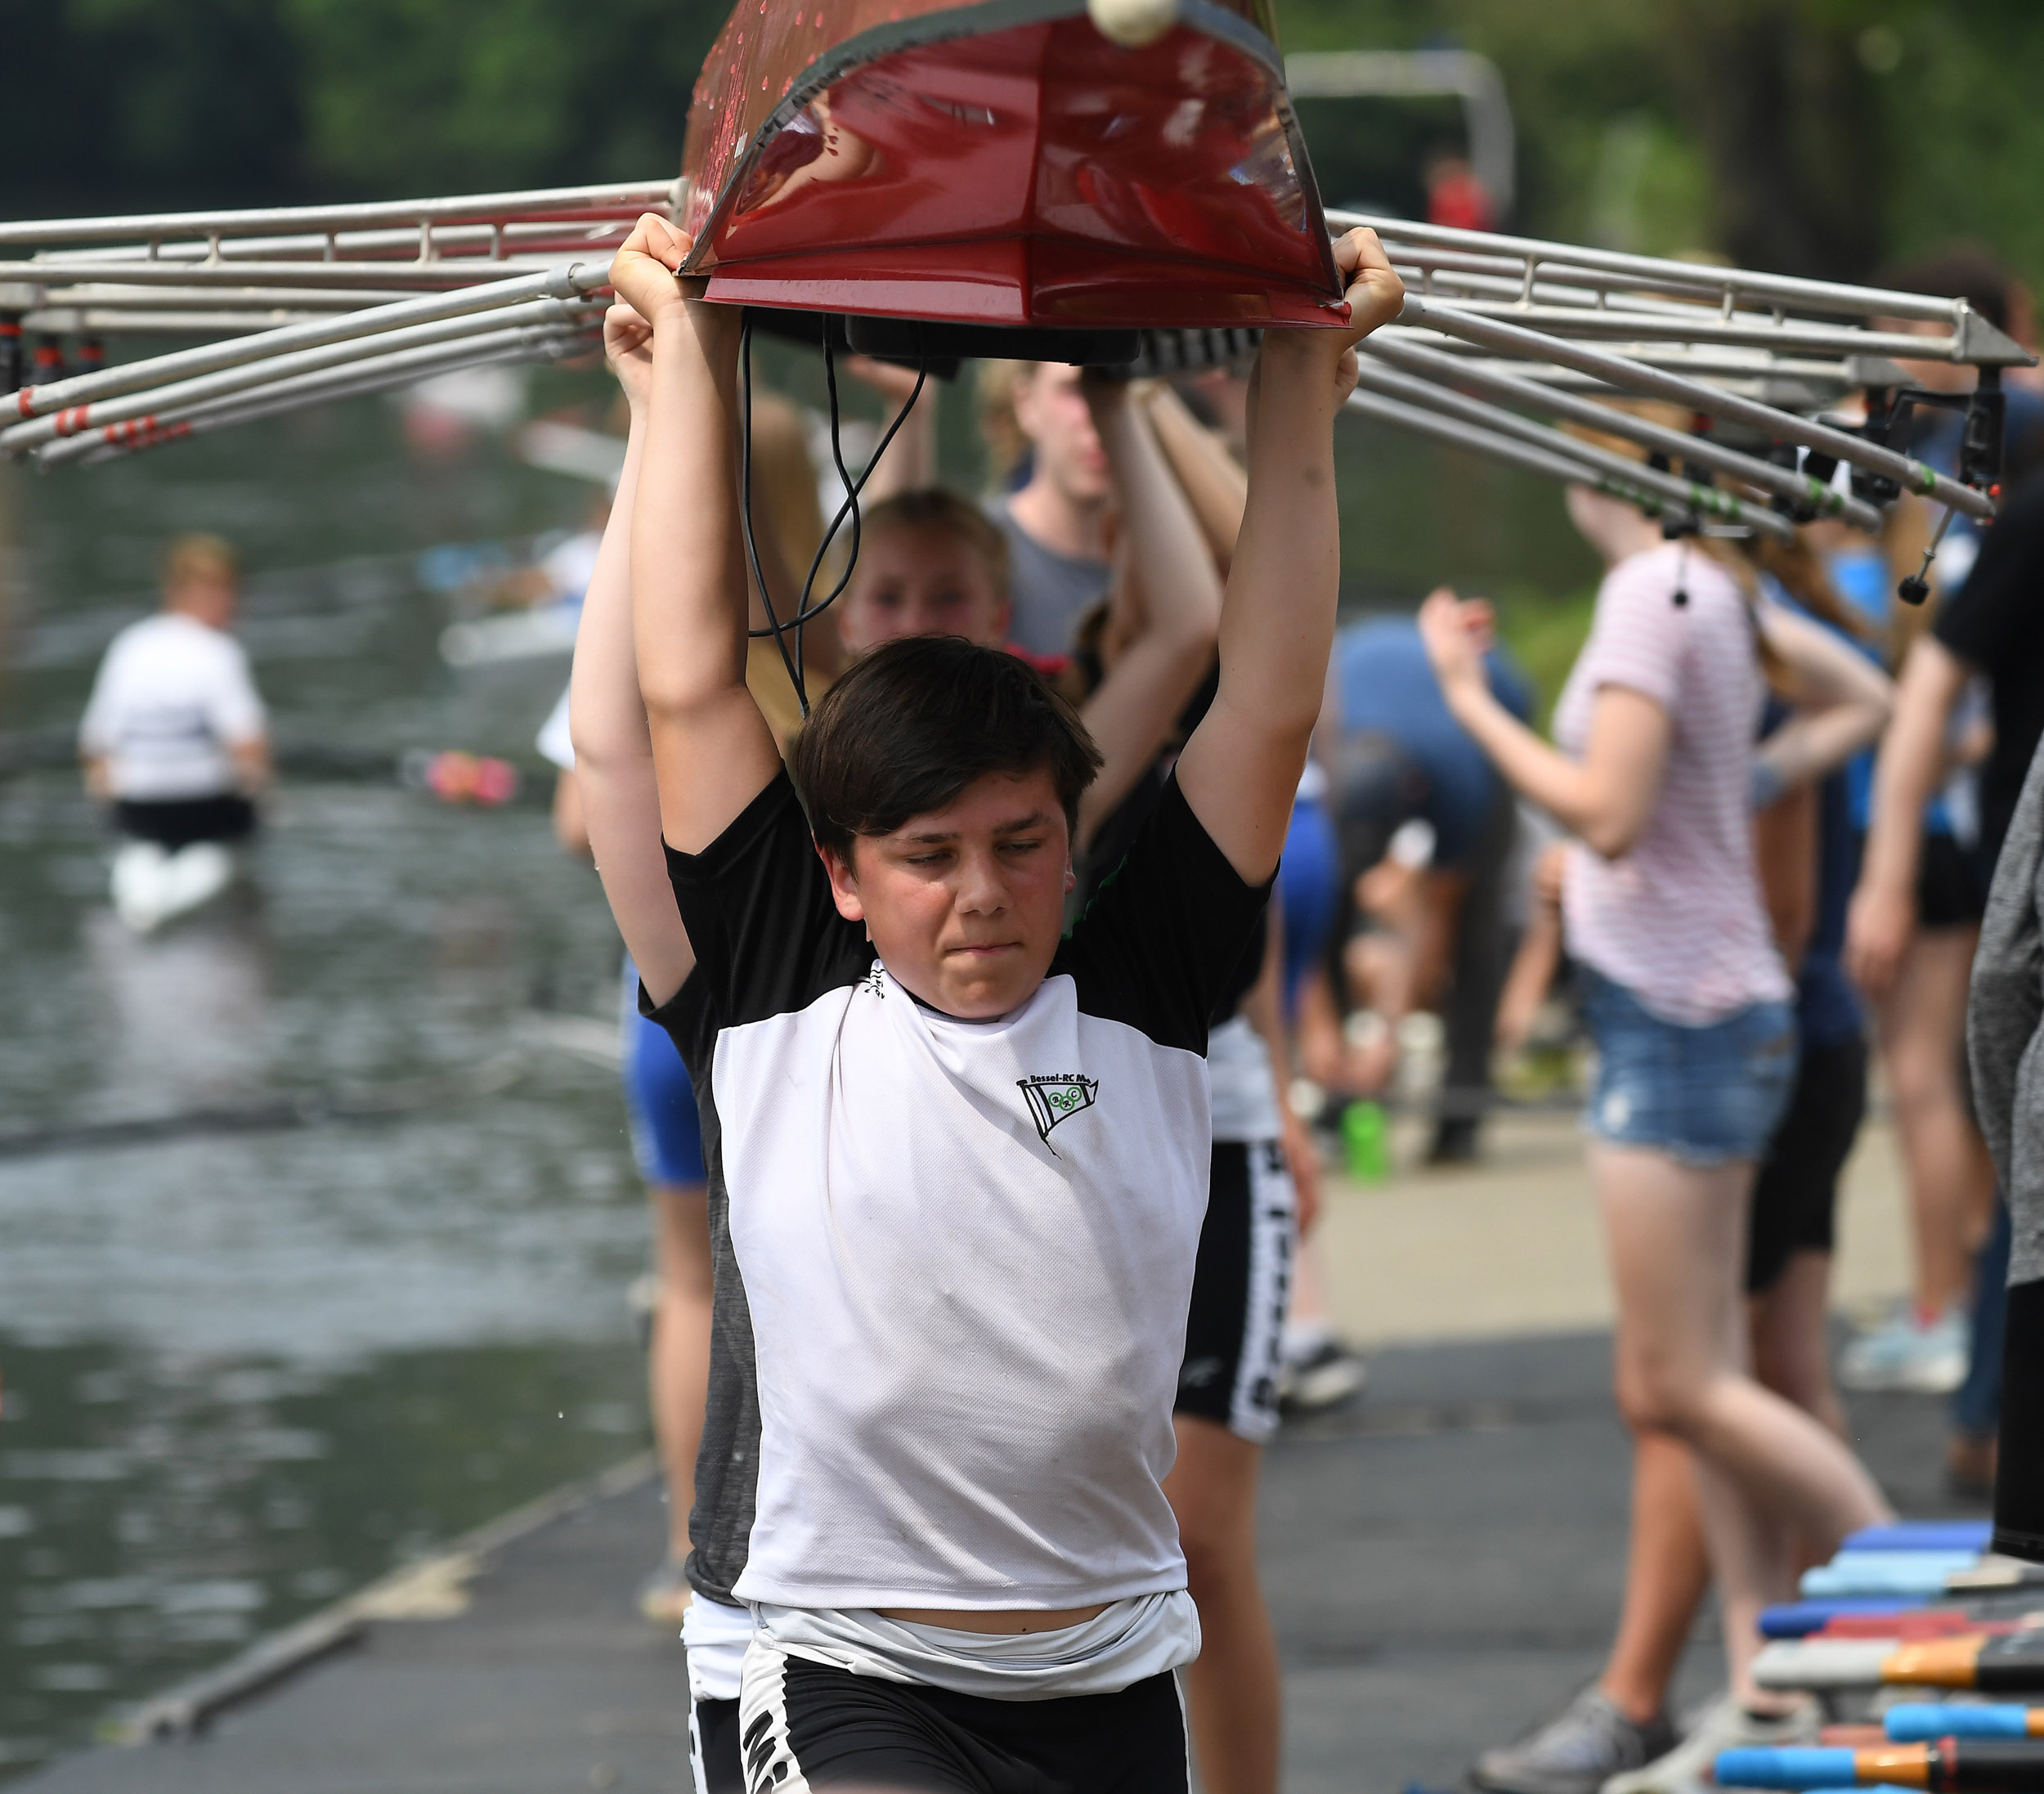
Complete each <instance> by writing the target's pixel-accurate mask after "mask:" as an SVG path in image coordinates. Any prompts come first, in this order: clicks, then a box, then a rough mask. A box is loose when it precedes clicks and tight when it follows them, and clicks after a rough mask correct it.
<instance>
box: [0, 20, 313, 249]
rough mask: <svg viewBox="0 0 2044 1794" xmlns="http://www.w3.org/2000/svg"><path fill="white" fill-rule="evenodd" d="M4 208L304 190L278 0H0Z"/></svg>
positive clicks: (225, 199) (20, 211) (257, 198)
mask: <svg viewBox="0 0 2044 1794" xmlns="http://www.w3.org/2000/svg"><path fill="white" fill-rule="evenodd" d="M0 46H4V49H0V67H4V68H5V69H6V70H7V74H8V77H9V78H8V80H7V103H6V104H5V105H0V217H4V218H30V217H34V216H37V215H38V214H39V215H43V216H48V215H51V214H53V213H71V212H82V211H87V210H90V211H113V210H119V211H128V210H135V209H155V208H159V207H162V206H165V205H180V204H235V205H248V204H265V203H267V202H270V201H275V200H288V199H291V198H294V197H297V196H298V195H301V194H303V192H304V191H305V190H306V189H305V177H306V171H305V168H304V167H303V161H302V158H301V145H302V139H303V91H304V87H305V72H304V68H303V63H302V61H301V59H300V56H299V46H298V43H297V42H296V40H295V39H294V38H293V37H292V35H291V34H290V33H289V30H288V29H287V28H286V26H285V22H284V20H283V19H282V17H281V16H280V13H279V10H278V7H277V4H276V0H0Z"/></svg>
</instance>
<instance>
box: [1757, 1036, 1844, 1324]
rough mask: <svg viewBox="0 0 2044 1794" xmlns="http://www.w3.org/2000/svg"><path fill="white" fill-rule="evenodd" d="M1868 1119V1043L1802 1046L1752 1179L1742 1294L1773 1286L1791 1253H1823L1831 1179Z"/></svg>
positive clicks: (1828, 1235) (1828, 1236) (1832, 1203)
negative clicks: (1778, 1117)
mask: <svg viewBox="0 0 2044 1794" xmlns="http://www.w3.org/2000/svg"><path fill="white" fill-rule="evenodd" d="M1866 1114H1867V1043H1866V1042H1865V1041H1864V1040H1863V1039H1862V1038H1860V1037H1859V1036H1858V1035H1857V1034H1855V1035H1853V1036H1852V1037H1851V1038H1849V1039H1845V1040H1835V1041H1832V1042H1831V1043H1828V1044H1827V1045H1825V1046H1822V1047H1804V1049H1803V1056H1802V1058H1801V1061H1800V1063H1799V1064H1798V1065H1797V1067H1796V1072H1795V1088H1794V1089H1793V1090H1792V1091H1791V1092H1790V1095H1789V1106H1788V1110H1787V1112H1786V1114H1785V1115H1782V1119H1781V1123H1780V1125H1779V1126H1777V1128H1775V1130H1774V1137H1773V1139H1772V1140H1770V1141H1768V1149H1767V1156H1766V1158H1765V1159H1763V1160H1762V1161H1761V1163H1760V1170H1759V1176H1758V1177H1755V1179H1754V1181H1753V1224H1752V1227H1751V1229H1750V1233H1749V1236H1748V1238H1747V1241H1746V1294H1748V1295H1761V1294H1764V1293H1765V1292H1766V1291H1768V1290H1769V1289H1773V1287H1774V1285H1775V1284H1776V1282H1777V1280H1779V1279H1780V1277H1781V1275H1782V1271H1783V1270H1784V1269H1785V1268H1786V1267H1787V1264H1788V1262H1789V1258H1790V1255H1791V1254H1793V1253H1797V1252H1829V1251H1830V1250H1831V1243H1832V1239H1833V1227H1832V1223H1833V1220H1834V1218H1835V1217H1836V1213H1837V1209H1838V1174H1839V1173H1840V1172H1841V1171H1842V1170H1844V1169H1845V1160H1846V1159H1847V1157H1848V1156H1849V1155H1850V1153H1851V1152H1852V1150H1853V1141H1854V1140H1855V1139H1856V1138H1858V1134H1859V1124H1860V1122H1861V1121H1862V1119H1864V1117H1865V1115H1866Z"/></svg>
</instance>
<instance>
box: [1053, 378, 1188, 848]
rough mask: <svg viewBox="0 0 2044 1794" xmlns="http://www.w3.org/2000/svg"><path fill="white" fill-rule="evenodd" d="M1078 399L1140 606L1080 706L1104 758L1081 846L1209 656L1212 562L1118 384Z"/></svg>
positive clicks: (1122, 576) (1159, 738) (1082, 821)
mask: <svg viewBox="0 0 2044 1794" xmlns="http://www.w3.org/2000/svg"><path fill="white" fill-rule="evenodd" d="M1087 400H1088V402H1089V403H1090V404H1091V406H1092V410H1093V421H1094V425H1095V427H1096V428H1097V429H1098V430H1099V432H1100V442H1101V445H1102V446H1104V447H1105V449H1106V451H1107V461H1108V465H1109V468H1110V469H1112V470H1113V473H1114V484H1115V487H1116V489H1117V490H1118V491H1119V493H1120V495H1121V500H1122V527H1123V532H1124V536H1125V538H1126V540H1125V541H1124V543H1123V553H1122V555H1121V564H1120V568H1119V571H1118V572H1117V574H1116V577H1117V579H1118V580H1132V581H1135V582H1136V586H1135V594H1133V595H1136V596H1140V598H1141V600H1142V602H1141V603H1140V604H1139V605H1137V606H1136V607H1133V608H1135V609H1136V612H1137V618H1136V630H1135V633H1134V634H1133V635H1132V636H1130V638H1129V639H1128V640H1127V642H1126V644H1123V647H1122V649H1121V652H1120V653H1119V655H1118V657H1116V659H1115V661H1114V666H1113V668H1112V670H1111V671H1109V673H1108V675H1107V677H1106V678H1105V679H1104V680H1103V681H1102V682H1101V684H1100V688H1099V690H1097V691H1096V692H1095V693H1093V695H1092V696H1091V697H1090V698H1088V699H1087V702H1086V704H1085V706H1084V707H1083V711H1081V714H1082V715H1083V716H1084V717H1085V719H1086V724H1087V728H1088V729H1091V731H1092V735H1093V742H1094V745H1095V746H1096V747H1098V748H1099V749H1100V755H1101V758H1102V760H1103V765H1101V768H1100V777H1099V778H1096V779H1095V780H1094V781H1093V783H1092V784H1091V785H1090V786H1089V787H1087V792H1086V795H1085V796H1084V797H1083V799H1081V801H1080V803H1079V835H1080V838H1081V841H1083V842H1090V841H1091V837H1092V835H1093V833H1094V832H1095V831H1096V830H1097V829H1098V828H1099V827H1100V823H1102V822H1104V821H1105V819H1106V818H1107V817H1108V816H1109V814H1112V812H1113V810H1114V806H1115V805H1117V804H1118V803H1120V802H1121V801H1122V800H1123V798H1124V797H1126V796H1127V795H1128V793H1129V792H1130V790H1131V789H1132V787H1134V785H1135V783H1136V780H1137V779H1138V778H1141V776H1142V775H1143V773H1144V771H1145V769H1147V768H1148V767H1149V766H1150V764H1151V762H1152V761H1154V760H1155V759H1156V757H1157V755H1158V751H1159V749H1160V748H1162V747H1163V744H1164V742H1165V741H1166V740H1167V739H1168V738H1169V736H1170V733H1171V731H1172V727H1173V726H1174V724H1176V723H1177V718H1178V713H1179V712H1180V711H1182V710H1183V709H1184V708H1185V707H1186V701H1187V700H1188V699H1189V698H1190V697H1191V696H1192V694H1193V693H1195V691H1197V690H1198V689H1199V682H1200V680H1201V679H1204V678H1205V676H1206V674H1207V669H1208V667H1209V666H1212V664H1213V644H1214V634H1215V630H1216V629H1217V627H1218V626H1219V623H1220V618H1221V578H1220V576H1219V575H1218V574H1217V572H1215V571H1214V566H1213V556H1212V555H1210V554H1208V552H1207V545H1206V543H1205V542H1204V540H1202V538H1201V536H1200V533H1199V523H1198V521H1197V520H1196V519H1195V518H1194V516H1193V514H1192V507H1191V505H1190V504H1188V503H1187V502H1186V495H1185V493H1184V492H1183V491H1182V490H1181V488H1180V487H1179V485H1178V482H1177V480H1176V479H1174V478H1172V472H1171V468H1170V465H1169V464H1168V462H1167V461H1166V460H1164V456H1163V450H1162V449H1161V448H1160V447H1159V446H1158V443H1157V440H1156V438H1155V437H1154V435H1153V434H1152V433H1151V431H1150V424H1149V422H1148V420H1147V419H1145V417H1144V415H1142V412H1141V410H1139V409H1138V407H1137V406H1136V401H1135V400H1134V399H1133V398H1132V397H1131V396H1130V394H1129V393H1128V392H1127V388H1125V387H1118V386H1117V387H1108V386H1093V385H1090V384H1089V386H1088V387H1087ZM1122 595H1123V594H1122V593H1120V592H1118V593H1117V598H1118V599H1119V597H1120V596H1122Z"/></svg>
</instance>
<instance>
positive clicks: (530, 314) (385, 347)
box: [0, 299, 602, 455]
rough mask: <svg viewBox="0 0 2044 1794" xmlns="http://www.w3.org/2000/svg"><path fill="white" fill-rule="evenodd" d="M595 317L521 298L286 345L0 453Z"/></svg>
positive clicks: (595, 312) (5, 438)
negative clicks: (400, 356)
mask: <svg viewBox="0 0 2044 1794" xmlns="http://www.w3.org/2000/svg"><path fill="white" fill-rule="evenodd" d="M601 316H602V308H601V307H596V306H593V305H590V304H589V303H588V302H586V301H581V300H573V301H571V300H564V299H528V300H527V301H526V302H525V303H523V304H522V305H517V306H510V307H504V309H502V310H500V311H496V312H485V313H483V314H482V316H480V317H475V316H460V317H452V318H441V319H437V320H435V321H433V322H430V323H426V324H415V325H410V327H409V328H407V329H405V330H389V331H385V332H383V333H382V334H379V335H376V336H373V337H362V336H356V337H353V338H350V339H347V340H346V341H343V342H339V343H323V344H321V345H320V346H318V347H316V348H305V349H297V350H294V351H292V352H289V354H285V355H271V356H265V357H260V358H258V359H253V360H249V361H244V362H243V363H241V365H240V366H235V367H228V368H222V369H220V370H218V371H217V372H215V373H212V374H198V375H195V377H193V378H191V379H183V380H173V381H172V382H170V383H168V385H164V386H152V387H150V388H147V389H146V390H145V391H142V392H129V393H127V394H125V395H123V397H119V398H112V399H104V400H101V401H99V402H98V403H97V404H95V405H76V406H69V407H67V408H65V409H64V410H58V411H53V412H52V413H50V414H48V415H46V416H43V417H36V418H31V419H29V420H28V421H27V422H26V423H22V424H14V425H12V426H11V427H10V428H7V429H4V430H0V451H5V452H7V453H8V454H10V455H20V454H21V453H23V452H24V451H26V450H29V449H32V448H35V447H37V446H39V445H41V444H43V443H44V442H52V441H55V440H56V438H58V437H66V436H79V435H84V434H87V433H89V432H91V431H92V430H95V429H100V428H105V427H108V426H111V425H114V424H125V423H128V422H129V421H131V420H132V419H137V418H147V417H151V416H155V417H164V416H168V415H176V414H177V413H178V412H179V411H180V410H182V408H184V407H186V406H191V405H194V404H196V403H198V402H199V401H201V400H204V399H212V398H217V397H222V395H223V394H226V393H229V392H246V391H248V390H249V388H252V387H257V386H263V385H267V384H268V383H271V382H272V381H275V380H279V379H286V378H288V377H289V376H290V375H292V374H310V373H315V372H317V371H318V370H320V369H322V368H329V367H334V366H339V365H341V364H343V363H346V362H349V361H363V360H365V359H367V358H369V357H374V356H378V355H383V354H388V353H389V352H392V351H394V350H398V349H409V348H415V347H424V346H429V345H433V344H436V343H450V342H458V341H459V340H460V339H463V338H464V337H473V336H477V335H479V334H482V333H483V332H485V331H491V330H503V329H505V328H508V327H510V326H512V325H546V324H581V323H583V322H585V321H597V320H598V319H600V317H601ZM244 346H245V345H244Z"/></svg>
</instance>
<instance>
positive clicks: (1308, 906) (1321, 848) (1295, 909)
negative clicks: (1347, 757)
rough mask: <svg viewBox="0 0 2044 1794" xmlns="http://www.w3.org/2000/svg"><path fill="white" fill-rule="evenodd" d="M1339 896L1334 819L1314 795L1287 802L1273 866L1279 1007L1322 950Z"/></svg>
mask: <svg viewBox="0 0 2044 1794" xmlns="http://www.w3.org/2000/svg"><path fill="white" fill-rule="evenodd" d="M1278 899H1279V901H1280V903H1281V904H1283V905H1284V908H1283V911H1282V913H1283V915H1284V1012H1285V1014H1286V1015H1288V1016H1289V1015H1290V1014H1291V1013H1292V1011H1293V1009H1295V1008H1296V1007H1298V994H1299V986H1300V985H1301V984H1303V983H1304V982H1305V981H1306V975H1307V973H1308V972H1309V971H1311V970H1312V969H1313V968H1314V967H1316V965H1318V964H1319V963H1320V956H1321V955H1322V954H1323V953H1325V952H1326V951H1327V937H1328V936H1329V935H1331V934H1332V933H1333V932H1334V913H1335V911H1336V910H1337V909H1338V908H1339V907H1340V904H1341V899H1342V850H1341V844H1340V842H1339V841H1338V839H1337V838H1336V836H1335V833H1334V818H1333V817H1331V816H1329V814H1328V813H1327V806H1326V805H1325V804H1324V803H1322V802H1320V800H1319V799H1318V798H1314V797H1302V798H1301V799H1299V800H1298V802H1296V803H1294V804H1293V805H1292V823H1291V827H1289V829H1288V830H1287V831H1286V832H1285V836H1284V864H1283V865H1282V866H1281V867H1280V868H1279V871H1278Z"/></svg>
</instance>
